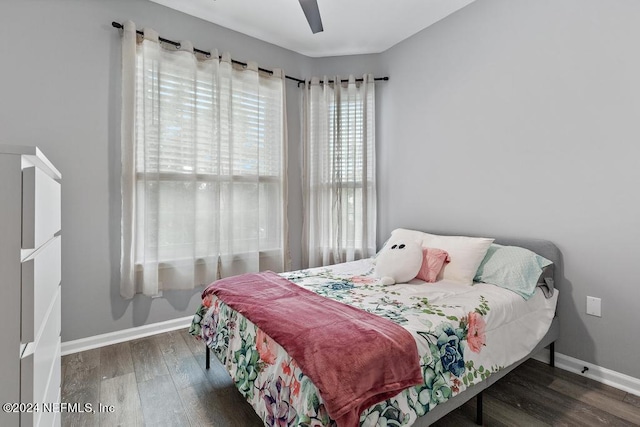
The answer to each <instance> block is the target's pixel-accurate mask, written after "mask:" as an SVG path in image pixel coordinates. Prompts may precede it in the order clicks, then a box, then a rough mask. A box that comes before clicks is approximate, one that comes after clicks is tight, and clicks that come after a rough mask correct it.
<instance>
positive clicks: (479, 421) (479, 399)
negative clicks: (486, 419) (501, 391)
mask: <svg viewBox="0 0 640 427" xmlns="http://www.w3.org/2000/svg"><path fill="white" fill-rule="evenodd" d="M476 424H478V425H479V426H481V425H482V392H480V393H478V394H477V395H476Z"/></svg>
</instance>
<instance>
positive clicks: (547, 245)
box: [422, 230, 563, 288]
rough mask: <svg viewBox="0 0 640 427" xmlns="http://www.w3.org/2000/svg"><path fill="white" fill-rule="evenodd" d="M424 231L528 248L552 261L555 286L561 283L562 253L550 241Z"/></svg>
mask: <svg viewBox="0 0 640 427" xmlns="http://www.w3.org/2000/svg"><path fill="white" fill-rule="evenodd" d="M422 231H425V233H433V234H440V235H442V236H470V237H493V238H495V239H496V240H495V243H498V244H500V245H506V246H520V247H522V248H526V249H529V250H530V251H533V252H535V253H537V254H538V255H540V256H543V257H545V258H546V259H548V260H549V261H552V262H553V266H554V267H553V277H554V281H555V287H556V288H560V287H561V285H562V283H561V281H562V279H561V278H562V276H563V265H562V253H560V249H558V247H557V246H556V245H555V244H554V243H553V242H551V241H549V240H544V239H532V238H526V237H496V236H491V235H478V234H472V233H471V234H469V233H460V232H458V233H447V232H442V231H429V230H422Z"/></svg>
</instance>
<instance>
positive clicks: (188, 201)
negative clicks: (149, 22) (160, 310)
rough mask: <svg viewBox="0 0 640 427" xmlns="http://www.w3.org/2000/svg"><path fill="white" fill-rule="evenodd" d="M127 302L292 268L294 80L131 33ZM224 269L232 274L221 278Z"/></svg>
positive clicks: (126, 58)
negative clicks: (289, 192)
mask: <svg viewBox="0 0 640 427" xmlns="http://www.w3.org/2000/svg"><path fill="white" fill-rule="evenodd" d="M122 53H123V58H122V59H123V84H122V97H123V107H122V168H123V170H122V199H123V200H122V260H121V261H122V262H121V272H122V283H121V294H122V295H123V296H124V297H126V298H131V297H132V296H133V295H134V293H136V292H141V293H143V294H145V295H159V294H161V292H162V291H163V290H167V289H192V288H194V287H195V286H198V285H203V284H208V283H210V282H211V281H213V280H215V279H216V277H217V276H218V275H221V276H222V275H224V276H229V275H233V274H239V273H244V272H254V271H260V270H264V269H271V270H275V271H282V270H283V269H284V268H285V266H286V265H285V264H286V262H287V259H288V247H287V241H288V239H287V223H286V209H285V208H286V179H285V177H286V170H285V168H286V123H285V120H286V119H285V104H284V100H285V93H284V91H285V89H284V87H285V85H284V81H283V78H284V74H283V73H282V71H281V70H274V75H273V76H265V75H263V73H260V72H258V69H257V65H256V64H255V63H249V64H248V66H247V67H246V69H244V70H243V69H237V68H235V67H234V66H233V65H232V64H231V60H230V57H229V55H228V54H224V55H223V57H222V59H221V60H219V59H218V54H217V52H216V51H212V55H211V57H210V58H204V57H203V56H202V57H201V56H200V55H198V56H196V55H194V53H193V46H192V45H191V43H189V42H181V46H180V48H179V49H177V50H176V49H175V48H173V47H165V46H161V44H160V43H159V40H158V34H157V33H155V32H154V31H153V30H148V29H145V30H144V37H140V36H136V29H135V24H133V23H132V22H127V23H126V24H125V26H124V34H123V46H122ZM219 268H220V269H221V271H220V270H219Z"/></svg>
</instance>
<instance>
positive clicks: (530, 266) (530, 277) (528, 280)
mask: <svg viewBox="0 0 640 427" xmlns="http://www.w3.org/2000/svg"><path fill="white" fill-rule="evenodd" d="M551 264H553V263H552V262H551V261H549V260H548V259H546V258H544V257H541V256H540V255H538V254H536V253H535V252H532V251H530V250H529V249H525V248H521V247H518V246H502V245H498V244H495V243H494V244H492V245H491V246H490V247H489V250H488V251H487V254H486V255H485V257H484V259H483V260H482V262H481V263H480V267H478V270H477V271H476V276H475V277H474V279H473V280H474V281H475V282H482V283H490V284H492V285H496V286H500V287H501V288H505V289H509V290H511V291H513V292H515V293H517V294H518V295H520V296H522V297H523V298H524V299H529V298H531V297H532V296H533V294H534V293H535V291H536V286H537V285H538V279H539V278H540V274H541V273H542V269H543V268H544V267H546V266H548V265H551Z"/></svg>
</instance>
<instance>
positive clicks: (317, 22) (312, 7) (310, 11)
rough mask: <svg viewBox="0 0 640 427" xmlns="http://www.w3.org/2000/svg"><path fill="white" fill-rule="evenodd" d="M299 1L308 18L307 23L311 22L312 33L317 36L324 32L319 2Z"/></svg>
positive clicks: (316, 0) (313, 0) (315, 0)
mask: <svg viewBox="0 0 640 427" xmlns="http://www.w3.org/2000/svg"><path fill="white" fill-rule="evenodd" d="M298 1H299V2H300V6H302V10H303V12H304V16H306V17H307V22H309V27H311V32H313V34H316V33H319V32H322V31H324V28H322V19H321V18H320V9H318V0H298Z"/></svg>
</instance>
